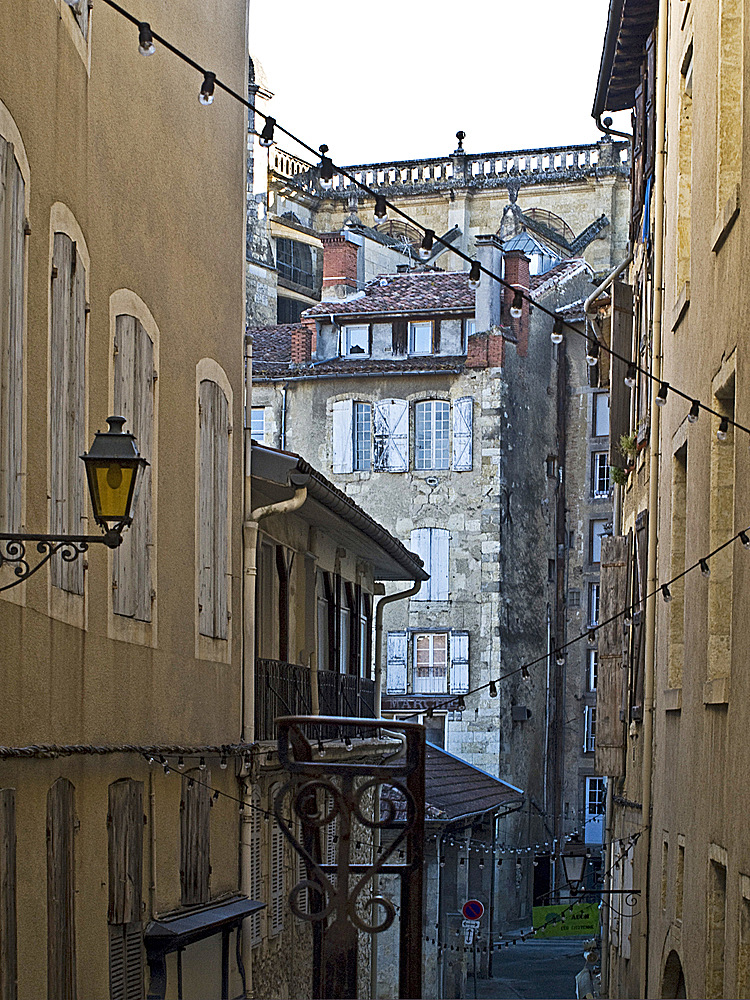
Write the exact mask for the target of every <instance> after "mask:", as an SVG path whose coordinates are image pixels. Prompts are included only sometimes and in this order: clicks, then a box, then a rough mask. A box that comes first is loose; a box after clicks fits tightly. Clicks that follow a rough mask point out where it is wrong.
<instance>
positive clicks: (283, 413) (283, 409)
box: [280, 382, 287, 451]
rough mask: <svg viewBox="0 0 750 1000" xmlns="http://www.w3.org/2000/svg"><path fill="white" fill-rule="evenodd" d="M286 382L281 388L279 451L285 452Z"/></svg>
mask: <svg viewBox="0 0 750 1000" xmlns="http://www.w3.org/2000/svg"><path fill="white" fill-rule="evenodd" d="M286 390H287V384H286V382H285V383H284V385H282V387H281V435H280V437H281V450H282V451H286Z"/></svg>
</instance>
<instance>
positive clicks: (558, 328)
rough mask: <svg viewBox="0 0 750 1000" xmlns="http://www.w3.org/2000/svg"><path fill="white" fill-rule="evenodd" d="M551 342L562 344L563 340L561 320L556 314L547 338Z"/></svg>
mask: <svg viewBox="0 0 750 1000" xmlns="http://www.w3.org/2000/svg"><path fill="white" fill-rule="evenodd" d="M549 339H550V340H551V341H552V343H553V344H562V341H563V321H562V319H561V318H560V317H559V316H558V317H557V319H556V320H555V322H554V324H553V326H552V333H551V334H550V338H549Z"/></svg>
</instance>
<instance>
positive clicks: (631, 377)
mask: <svg viewBox="0 0 750 1000" xmlns="http://www.w3.org/2000/svg"><path fill="white" fill-rule="evenodd" d="M637 378H638V370H637V369H636V367H635V365H634V364H633V363H632V362H631V363H630V364H629V365H628V370H627V372H626V373H625V378H624V379H623V381H624V382H625V385H626V386H627V387H628V389H635V383H636V379H637Z"/></svg>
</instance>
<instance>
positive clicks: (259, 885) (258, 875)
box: [247, 786, 263, 945]
mask: <svg viewBox="0 0 750 1000" xmlns="http://www.w3.org/2000/svg"><path fill="white" fill-rule="evenodd" d="M250 801H251V810H250V811H251V814H252V815H251V819H250V823H249V827H250V830H249V833H250V898H251V899H256V900H259V899H261V898H262V896H261V894H262V892H263V857H262V854H261V811H260V810H261V805H260V789H259V788H258V787H257V786H256V787H255V788H253V791H252V796H251V800H250ZM247 919H248V920H249V921H250V942H251V944H253V945H256V944H260V942H261V914H260V912H258V913H253V914H252V916H250V917H248V918H247Z"/></svg>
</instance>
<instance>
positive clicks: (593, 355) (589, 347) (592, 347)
mask: <svg viewBox="0 0 750 1000" xmlns="http://www.w3.org/2000/svg"><path fill="white" fill-rule="evenodd" d="M598 360H599V341H598V340H597V339H596V337H593V338H592V339H591V340H587V341H586V364H587V365H588V366H589V368H593V367H594V365H595V364H596V363H597V361H598Z"/></svg>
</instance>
